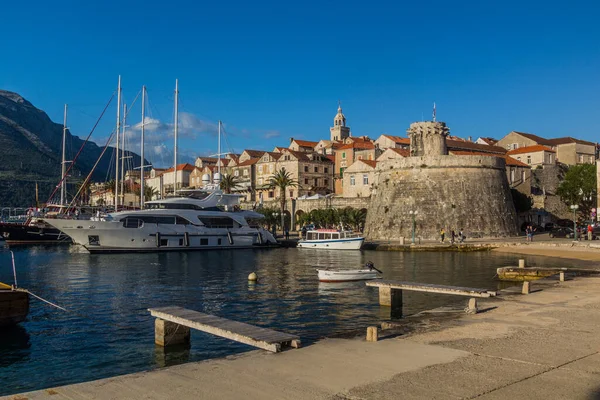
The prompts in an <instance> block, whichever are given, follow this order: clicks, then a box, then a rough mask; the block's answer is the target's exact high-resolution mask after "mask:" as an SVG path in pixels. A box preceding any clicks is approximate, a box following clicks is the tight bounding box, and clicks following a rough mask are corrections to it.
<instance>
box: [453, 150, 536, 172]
mask: <svg viewBox="0 0 600 400" xmlns="http://www.w3.org/2000/svg"><path fill="white" fill-rule="evenodd" d="M451 153H452V154H453V155H455V156H487V157H500V158H504V161H506V165H512V166H515V167H525V168H531V166H530V165H528V164H525V163H524V162H521V161H519V160H516V159H514V158H512V157H510V156H507V155H502V154H492V153H484V152H481V151H465V150H451Z"/></svg>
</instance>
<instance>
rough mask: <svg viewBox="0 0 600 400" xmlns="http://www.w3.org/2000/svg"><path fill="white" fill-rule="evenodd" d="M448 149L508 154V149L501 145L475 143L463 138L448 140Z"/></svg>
mask: <svg viewBox="0 0 600 400" xmlns="http://www.w3.org/2000/svg"><path fill="white" fill-rule="evenodd" d="M446 146H447V147H448V150H473V151H481V152H484V153H496V154H506V149H505V148H503V147H499V146H490V145H487V144H479V143H473V142H469V141H462V140H446Z"/></svg>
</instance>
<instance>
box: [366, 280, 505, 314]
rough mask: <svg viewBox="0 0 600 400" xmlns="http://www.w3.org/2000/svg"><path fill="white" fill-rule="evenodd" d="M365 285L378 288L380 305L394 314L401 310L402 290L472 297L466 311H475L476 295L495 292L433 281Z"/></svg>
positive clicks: (383, 281)
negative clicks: (386, 307) (438, 283)
mask: <svg viewBox="0 0 600 400" xmlns="http://www.w3.org/2000/svg"><path fill="white" fill-rule="evenodd" d="M366 285H367V286H372V287H377V288H379V304H380V305H382V306H390V307H392V309H393V310H394V314H398V311H399V312H400V314H401V312H402V291H403V290H410V291H413V292H427V293H440V294H451V295H455V296H467V297H470V298H472V300H469V307H468V308H467V312H469V313H476V312H477V301H476V300H475V299H474V298H476V297H483V298H486V297H494V296H496V292H495V291H492V290H488V289H478V288H469V287H461V286H447V285H436V284H433V283H416V282H402V281H390V280H376V281H368V282H366Z"/></svg>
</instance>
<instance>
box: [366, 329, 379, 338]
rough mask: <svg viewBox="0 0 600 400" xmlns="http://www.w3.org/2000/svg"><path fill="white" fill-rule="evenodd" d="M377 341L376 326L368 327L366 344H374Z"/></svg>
mask: <svg viewBox="0 0 600 400" xmlns="http://www.w3.org/2000/svg"><path fill="white" fill-rule="evenodd" d="M377 339H378V337H377V327H376V326H369V327H368V328H367V342H376V341H377Z"/></svg>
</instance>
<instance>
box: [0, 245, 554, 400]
mask: <svg viewBox="0 0 600 400" xmlns="http://www.w3.org/2000/svg"><path fill="white" fill-rule="evenodd" d="M15 257H16V263H17V267H18V278H19V285H20V286H21V287H24V288H28V289H30V290H31V291H32V292H34V293H36V294H38V295H40V296H42V297H44V298H47V299H49V300H51V301H54V302H56V303H58V304H59V305H61V306H63V307H65V308H67V309H68V310H69V311H70V312H69V313H65V312H62V311H60V310H57V309H55V308H51V307H49V306H46V305H44V304H43V303H40V302H38V301H36V300H32V304H31V313H30V316H29V318H28V320H27V322H25V323H23V324H21V326H20V327H16V328H14V329H4V330H0V382H2V385H0V395H2V394H10V393H17V392H22V391H26V390H34V389H40V388H44V387H50V386H57V385H64V384H68V383H75V382H81V381H87V380H92V379H99V378H103V377H108V376H114V375H119V374H125V373H131V372H135V371H141V370H148V369H152V368H157V367H161V366H165V365H172V364H175V363H180V362H186V361H198V360H203V359H207V358H214V357H220V356H225V355H228V354H232V353H236V352H242V351H247V350H249V349H250V348H249V347H247V346H244V345H241V344H236V343H233V342H230V341H226V340H224V339H219V338H215V337H213V336H209V335H205V334H203V333H199V332H193V333H192V347H191V349H189V350H186V349H175V350H174V351H172V352H169V353H168V354H164V352H162V351H158V350H156V349H155V347H154V321H153V319H152V318H151V317H150V315H149V313H148V311H147V309H148V308H150V307H159V306H168V305H178V306H182V307H186V308H190V309H194V310H198V311H203V312H207V313H211V314H216V315H219V316H222V317H226V318H231V319H235V320H240V321H245V322H249V323H254V324H257V325H261V326H266V327H271V328H275V329H279V330H283V331H285V332H290V333H296V334H298V335H299V336H300V337H301V338H302V341H303V344H308V343H310V342H311V341H314V340H316V339H318V338H321V337H324V336H327V335H333V334H339V333H344V332H349V331H352V330H354V329H362V328H364V327H365V326H367V325H369V324H374V323H377V322H378V321H380V317H381V314H380V308H379V305H378V304H377V298H378V297H377V291H376V290H375V289H373V288H367V287H365V285H364V283H360V282H358V283H342V284H331V283H330V284H324V283H319V282H318V280H317V274H316V272H315V266H339V267H356V266H360V265H363V264H364V263H365V262H366V261H368V260H371V261H373V262H374V263H375V266H376V267H377V268H379V269H381V270H382V271H383V272H384V276H385V278H388V279H401V280H408V281H416V282H430V283H441V284H449V285H461V286H472V287H488V288H494V287H496V285H497V283H496V282H495V281H494V280H493V277H494V274H495V269H496V268H497V267H500V266H508V265H516V264H517V261H516V260H517V259H518V258H519V257H518V256H515V255H498V254H492V253H396V252H343V251H338V252H335V251H326V250H310V249H302V250H297V249H278V250H237V251H230V252H226V251H208V252H190V253H168V254H132V255H90V254H88V253H84V252H80V251H78V248H77V247H59V248H58V247H32V248H15ZM539 261H540V259H539V258H537V259H536V258H535V257H529V258H528V260H527V263H528V265H534V264H535V263H536V262H539ZM544 264H545V265H546V266H552V265H557V266H558V265H563V264H564V261H563V264H561V261H560V260H556V261H554V260H549V261H548V260H545V263H544ZM252 271H256V272H257V274H258V276H259V282H258V283H257V284H256V285H249V284H248V282H247V276H248V274H249V273H250V272H252ZM0 281H4V282H12V273H11V269H10V256H9V253H7V252H0ZM461 301H464V299H462V298H452V297H451V296H439V295H431V294H422V293H406V294H405V300H404V303H405V313H407V314H411V313H414V312H417V311H421V310H424V309H429V308H433V307H437V306H441V305H446V304H449V303H450V302H454V303H456V302H461ZM200 338H201V339H202V340H199V339H200Z"/></svg>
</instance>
